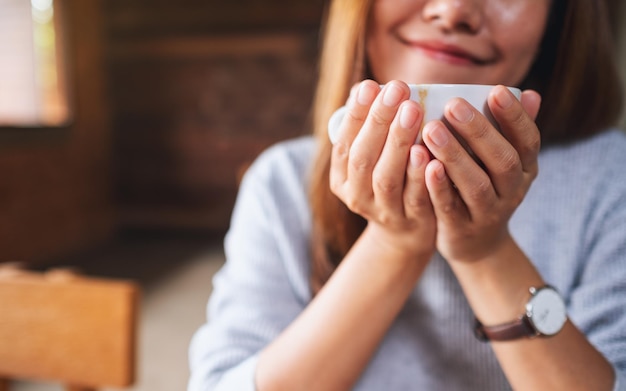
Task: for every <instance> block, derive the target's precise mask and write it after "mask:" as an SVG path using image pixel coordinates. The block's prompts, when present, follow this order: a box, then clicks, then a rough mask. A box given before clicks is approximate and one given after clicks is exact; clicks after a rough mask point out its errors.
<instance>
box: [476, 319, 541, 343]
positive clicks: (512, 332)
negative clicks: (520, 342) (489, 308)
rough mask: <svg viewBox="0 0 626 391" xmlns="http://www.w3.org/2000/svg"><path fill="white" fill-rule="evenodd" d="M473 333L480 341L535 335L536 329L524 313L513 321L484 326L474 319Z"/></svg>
mask: <svg viewBox="0 0 626 391" xmlns="http://www.w3.org/2000/svg"><path fill="white" fill-rule="evenodd" d="M474 335H476V338H478V339H479V340H480V341H483V342H487V341H511V340H514V339H519V338H522V337H530V336H534V335H537V331H536V330H535V328H534V327H533V326H532V324H531V323H530V319H528V317H527V316H526V315H524V316H522V317H521V318H519V319H517V320H514V321H513V322H509V323H504V324H499V325H496V326H485V325H483V324H482V323H480V321H479V320H478V319H475V325H474Z"/></svg>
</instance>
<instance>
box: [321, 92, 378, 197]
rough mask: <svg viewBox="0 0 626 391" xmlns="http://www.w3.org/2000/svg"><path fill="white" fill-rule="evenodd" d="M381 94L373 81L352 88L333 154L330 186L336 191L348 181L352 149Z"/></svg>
mask: <svg viewBox="0 0 626 391" xmlns="http://www.w3.org/2000/svg"><path fill="white" fill-rule="evenodd" d="M379 92H380V86H379V85H378V84H377V83H376V82H374V81H372V80H365V81H363V82H361V83H359V84H358V85H356V86H354V87H353V88H352V91H351V93H350V98H349V99H348V103H347V107H346V115H344V117H343V119H342V120H341V125H340V126H339V131H338V136H337V141H336V142H335V143H334V145H333V149H332V153H331V168H330V186H331V189H333V190H335V191H337V190H338V189H339V187H341V186H342V185H343V184H344V183H345V182H346V181H347V179H348V159H349V156H350V148H351V146H352V143H353V141H354V138H355V137H356V135H357V134H358V133H359V131H360V130H361V127H362V126H363V123H364V122H365V119H366V118H367V114H368V113H369V109H370V107H371V105H372V102H374V99H376V96H377V95H378V93H379Z"/></svg>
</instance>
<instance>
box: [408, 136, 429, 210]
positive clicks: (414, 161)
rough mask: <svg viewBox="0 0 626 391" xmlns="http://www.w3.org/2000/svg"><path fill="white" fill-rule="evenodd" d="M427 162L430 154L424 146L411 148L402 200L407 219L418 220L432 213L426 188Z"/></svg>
mask: <svg viewBox="0 0 626 391" xmlns="http://www.w3.org/2000/svg"><path fill="white" fill-rule="evenodd" d="M429 160H430V152H428V149H426V147H425V146H423V145H419V144H414V145H413V146H411V149H410V151H409V165H408V167H407V170H406V185H405V187H404V200H403V201H404V202H403V204H404V214H405V216H406V217H407V218H408V219H412V220H418V219H420V218H422V217H424V216H425V215H432V214H433V213H434V212H433V206H432V203H431V202H430V196H429V195H428V189H427V188H426V165H427V164H428V161H429Z"/></svg>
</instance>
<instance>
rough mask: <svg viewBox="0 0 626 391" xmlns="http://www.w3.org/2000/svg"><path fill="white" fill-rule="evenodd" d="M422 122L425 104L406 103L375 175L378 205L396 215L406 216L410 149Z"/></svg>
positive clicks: (401, 108)
mask: <svg viewBox="0 0 626 391" xmlns="http://www.w3.org/2000/svg"><path fill="white" fill-rule="evenodd" d="M421 122H422V109H421V106H420V105H419V104H417V103H416V102H413V101H410V100H406V101H404V102H402V104H401V105H400V108H399V109H398V114H397V115H396V117H395V118H394V120H393V122H392V123H391V127H390V129H389V134H388V136H387V140H386V141H385V146H384V148H383V151H382V153H381V155H380V159H379V160H378V163H377V164H376V167H375V168H374V172H373V175H372V185H373V190H374V198H375V200H376V204H377V205H378V206H380V207H382V208H383V209H382V210H385V211H389V212H391V213H392V214H394V215H396V216H402V217H404V205H403V202H402V194H403V192H404V185H405V180H406V172H407V163H408V161H409V151H410V149H411V146H412V145H413V144H414V143H415V139H416V137H417V133H418V131H419V127H420V125H421Z"/></svg>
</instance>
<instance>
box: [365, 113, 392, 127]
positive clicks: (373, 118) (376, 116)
mask: <svg viewBox="0 0 626 391" xmlns="http://www.w3.org/2000/svg"><path fill="white" fill-rule="evenodd" d="M369 121H370V122H371V123H372V124H373V125H374V126H376V127H385V126H389V124H390V123H391V121H390V120H389V119H387V118H385V115H384V114H383V113H381V112H380V111H379V110H372V111H371V112H370V114H369Z"/></svg>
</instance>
